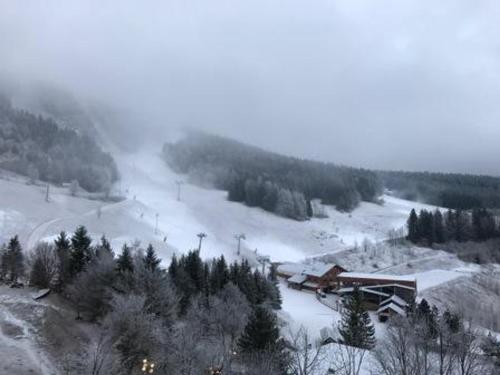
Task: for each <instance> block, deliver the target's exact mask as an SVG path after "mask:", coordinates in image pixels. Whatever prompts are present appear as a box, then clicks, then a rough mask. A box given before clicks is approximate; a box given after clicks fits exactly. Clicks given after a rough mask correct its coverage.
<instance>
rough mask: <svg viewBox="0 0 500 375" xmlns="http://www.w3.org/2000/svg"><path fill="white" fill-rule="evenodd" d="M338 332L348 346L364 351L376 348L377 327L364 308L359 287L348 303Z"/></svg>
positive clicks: (355, 289)
mask: <svg viewBox="0 0 500 375" xmlns="http://www.w3.org/2000/svg"><path fill="white" fill-rule="evenodd" d="M338 330H339V333H340V335H341V336H342V340H343V342H344V343H345V344H346V345H350V346H355V347H358V348H363V349H371V348H373V347H374V346H375V327H374V326H373V323H372V321H371V319H370V315H368V312H367V311H366V309H365V308H364V306H363V295H362V294H361V291H360V290H359V287H358V286H355V287H354V291H353V293H352V295H351V297H350V298H348V299H347V301H346V305H345V307H344V310H343V312H342V320H341V321H340V326H339V328H338Z"/></svg>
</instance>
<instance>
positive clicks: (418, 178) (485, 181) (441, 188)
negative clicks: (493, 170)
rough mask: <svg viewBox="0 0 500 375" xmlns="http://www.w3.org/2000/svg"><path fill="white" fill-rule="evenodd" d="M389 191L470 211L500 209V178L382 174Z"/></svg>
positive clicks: (454, 174)
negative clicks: (476, 208) (487, 208)
mask: <svg viewBox="0 0 500 375" xmlns="http://www.w3.org/2000/svg"><path fill="white" fill-rule="evenodd" d="M379 175H380V177H381V178H382V180H383V181H384V185H385V187H386V188H387V189H390V190H393V191H394V193H395V194H396V195H397V196H399V197H401V198H404V199H408V200H413V201H421V202H424V203H428V204H432V205H435V206H440V207H446V208H451V209H457V210H458V209H460V210H468V209H472V208H475V207H490V208H493V207H494V208H498V207H500V194H499V189H500V178H499V177H493V176H479V175H470V174H456V173H430V172H379Z"/></svg>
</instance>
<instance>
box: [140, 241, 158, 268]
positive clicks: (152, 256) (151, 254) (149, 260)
mask: <svg viewBox="0 0 500 375" xmlns="http://www.w3.org/2000/svg"><path fill="white" fill-rule="evenodd" d="M160 262H161V260H160V259H158V257H157V256H156V252H155V249H154V248H153V245H151V244H149V245H148V248H147V249H146V255H145V256H144V265H145V266H146V268H147V269H148V270H150V271H151V272H156V271H158V270H159V269H160Z"/></svg>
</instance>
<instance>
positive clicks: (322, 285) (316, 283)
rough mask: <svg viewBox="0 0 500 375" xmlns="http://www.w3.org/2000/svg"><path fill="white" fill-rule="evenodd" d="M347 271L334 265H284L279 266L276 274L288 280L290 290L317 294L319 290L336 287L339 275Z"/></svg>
mask: <svg viewBox="0 0 500 375" xmlns="http://www.w3.org/2000/svg"><path fill="white" fill-rule="evenodd" d="M345 271H346V270H345V269H344V268H342V267H340V266H339V265H337V264H333V263H326V264H325V263H313V264H298V263H282V264H280V265H279V266H278V268H277V270H276V274H277V275H278V276H279V277H283V278H284V279H286V280H287V283H288V287H289V288H293V289H297V290H301V289H306V290H311V291H314V292H315V291H317V290H318V289H330V288H331V287H332V286H333V285H335V280H336V279H337V275H338V274H340V273H342V272H345Z"/></svg>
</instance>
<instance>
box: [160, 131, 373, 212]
mask: <svg viewBox="0 0 500 375" xmlns="http://www.w3.org/2000/svg"><path fill="white" fill-rule="evenodd" d="M163 155H164V158H165V160H166V161H167V162H168V164H169V165H170V166H171V168H173V169H174V170H175V171H177V172H180V173H189V174H190V176H191V177H192V178H194V179H195V180H197V181H198V182H202V183H210V184H212V185H214V186H215V187H216V188H219V189H222V190H226V191H228V198H229V200H231V201H237V202H245V203H246V204H247V205H248V206H256V207H261V208H263V209H265V210H267V211H271V212H275V213H277V214H279V215H281V216H284V217H290V218H294V219H298V220H302V219H305V218H307V217H308V216H312V214H313V212H312V211H313V209H312V205H311V200H313V199H320V200H321V201H322V202H323V203H324V204H329V205H335V206H336V207H337V209H339V210H341V211H350V210H352V209H353V208H355V207H357V205H358V204H359V202H360V201H368V202H374V201H376V200H377V199H378V197H379V196H380V195H381V194H382V184H381V181H380V179H379V178H378V176H377V174H376V173H373V172H371V171H368V170H363V169H356V168H349V167H344V166H338V165H335V164H331V163H322V162H317V161H310V160H303V159H298V158H294V157H288V156H283V155H279V154H276V153H272V152H268V151H264V150H261V149H259V148H256V147H252V146H248V145H245V144H243V143H240V142H236V141H233V140H231V139H227V138H223V137H219V136H214V135H208V134H204V133H199V132H190V133H189V134H188V135H187V136H186V137H185V138H183V139H181V140H180V141H178V142H177V143H175V144H166V145H165V146H164V148H163Z"/></svg>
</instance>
